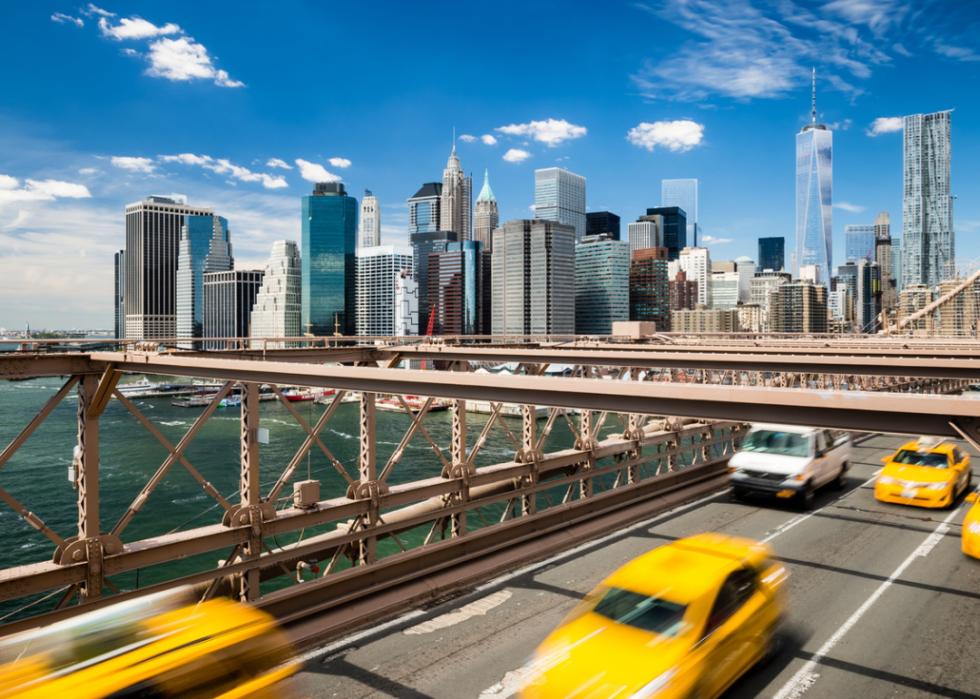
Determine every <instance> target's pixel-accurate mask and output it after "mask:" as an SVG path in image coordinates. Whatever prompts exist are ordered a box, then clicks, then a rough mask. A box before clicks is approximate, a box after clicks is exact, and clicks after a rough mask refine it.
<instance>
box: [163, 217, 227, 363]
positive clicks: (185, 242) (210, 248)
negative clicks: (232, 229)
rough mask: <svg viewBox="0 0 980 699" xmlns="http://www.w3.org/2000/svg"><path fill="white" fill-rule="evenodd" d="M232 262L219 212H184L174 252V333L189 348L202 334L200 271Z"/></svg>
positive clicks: (220, 268)
mask: <svg viewBox="0 0 980 699" xmlns="http://www.w3.org/2000/svg"><path fill="white" fill-rule="evenodd" d="M233 266H234V259H233V258H232V256H231V243H230V242H229V239H228V221H227V220H225V219H224V218H222V217H221V216H214V215H209V216H199V215H188V216H185V217H184V225H183V226H182V227H181V229H180V245H179V248H178V253H177V337H178V338H180V339H181V340H182V341H181V342H178V343H177V344H178V346H179V347H184V348H193V347H197V346H198V345H199V344H200V343H199V342H196V341H195V340H196V339H197V338H201V337H204V274H205V273H207V272H223V271H226V270H229V269H231V268H232V267H233Z"/></svg>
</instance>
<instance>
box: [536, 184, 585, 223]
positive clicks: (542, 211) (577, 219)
mask: <svg viewBox="0 0 980 699" xmlns="http://www.w3.org/2000/svg"><path fill="white" fill-rule="evenodd" d="M534 217H535V218H540V219H544V220H546V221H558V223H564V224H565V225H566V226H571V227H572V228H574V229H575V239H576V240H581V239H582V236H584V235H585V227H586V224H585V178H584V177H582V176H581V175H576V174H575V173H574V172H569V171H568V170H564V169H562V168H560V167H546V168H542V169H540V170H535V171H534Z"/></svg>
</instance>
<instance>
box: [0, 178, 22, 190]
mask: <svg viewBox="0 0 980 699" xmlns="http://www.w3.org/2000/svg"><path fill="white" fill-rule="evenodd" d="M19 184H20V180H18V179H17V178H16V177H11V176H10V175H0V189H17V185H19Z"/></svg>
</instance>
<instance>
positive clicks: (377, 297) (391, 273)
mask: <svg viewBox="0 0 980 699" xmlns="http://www.w3.org/2000/svg"><path fill="white" fill-rule="evenodd" d="M412 264H413V263H412V249H411V248H410V247H408V246H407V245H377V246H374V247H370V248H361V249H360V250H358V251H357V334H358V335H373V336H388V335H394V334H396V333H395V328H396V324H395V315H396V310H397V309H396V303H395V301H396V299H395V287H396V286H398V285H399V281H400V279H401V273H402V272H404V271H409V272H410V271H411V269H412Z"/></svg>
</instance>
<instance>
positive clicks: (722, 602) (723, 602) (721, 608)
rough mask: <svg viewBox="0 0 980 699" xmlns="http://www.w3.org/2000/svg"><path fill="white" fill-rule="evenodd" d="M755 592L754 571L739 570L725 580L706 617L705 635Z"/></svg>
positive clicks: (733, 612) (749, 569) (725, 619)
mask: <svg viewBox="0 0 980 699" xmlns="http://www.w3.org/2000/svg"><path fill="white" fill-rule="evenodd" d="M755 591H756V571H754V570H752V569H751V568H740V569H738V570H736V571H735V572H734V573H732V574H731V575H729V576H728V578H726V579H725V582H724V583H723V584H722V586H721V590H719V591H718V597H717V598H716V599H715V603H714V605H713V606H712V608H711V613H710V614H709V615H708V625H707V628H706V629H705V635H708V634H710V633H711V632H712V631H714V630H715V629H717V628H718V627H719V626H721V625H722V624H724V623H725V621H727V620H728V619H729V618H730V617H731V616H732V615H733V614H735V612H737V611H738V610H739V609H741V607H742V605H744V604H745V603H746V602H748V601H749V599H750V598H751V597H752V595H753V594H755Z"/></svg>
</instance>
